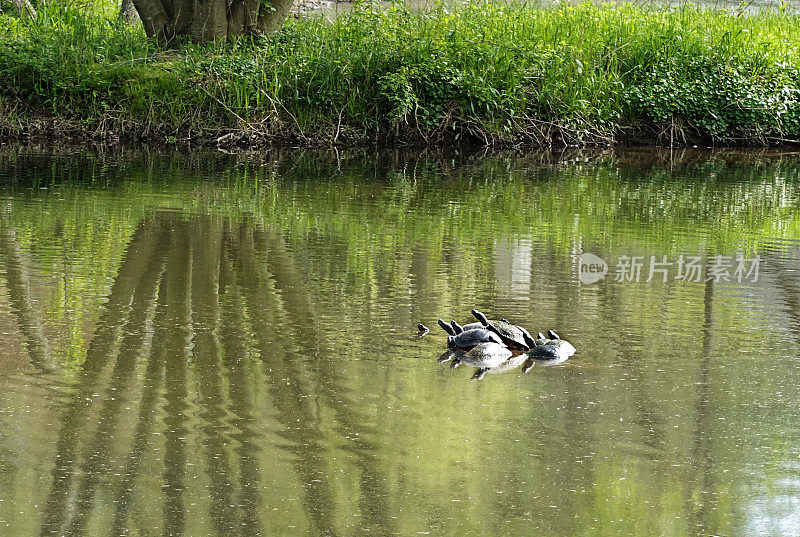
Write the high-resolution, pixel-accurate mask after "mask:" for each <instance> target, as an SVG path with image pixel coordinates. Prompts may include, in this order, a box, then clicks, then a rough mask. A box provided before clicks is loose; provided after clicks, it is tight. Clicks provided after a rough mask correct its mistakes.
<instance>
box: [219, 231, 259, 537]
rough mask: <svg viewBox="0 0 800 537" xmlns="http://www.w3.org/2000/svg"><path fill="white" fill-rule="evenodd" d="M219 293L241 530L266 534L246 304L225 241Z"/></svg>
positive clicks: (244, 532) (251, 533)
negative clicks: (261, 509)
mask: <svg viewBox="0 0 800 537" xmlns="http://www.w3.org/2000/svg"><path fill="white" fill-rule="evenodd" d="M220 258H221V264H220V271H219V272H220V273H219V290H220V291H219V293H220V300H221V302H222V336H221V341H222V348H223V350H224V352H223V360H222V363H223V365H224V366H225V369H226V373H227V375H226V376H227V378H228V397H229V398H230V401H231V410H232V412H233V415H234V416H235V418H236V421H235V425H236V427H238V429H239V433H236V434H234V438H235V439H236V440H237V441H238V448H237V450H236V452H237V454H238V455H239V469H240V475H239V487H240V488H239V505H241V508H242V518H241V521H240V524H239V528H240V534H241V535H242V536H245V537H249V536H258V535H263V534H264V530H263V528H262V525H261V520H260V519H259V517H258V509H259V504H260V501H261V495H260V494H259V483H260V482H261V477H260V471H259V466H258V460H259V459H258V455H259V453H260V452H261V444H260V443H258V442H254V440H255V439H256V438H257V435H256V433H255V431H254V429H253V422H254V416H253V393H252V392H251V390H250V379H249V377H248V374H247V370H246V365H247V350H246V344H247V339H246V334H247V327H246V325H245V322H244V305H243V304H242V299H241V296H240V289H239V288H238V286H235V285H234V284H233V267H231V265H230V261H229V260H228V259H227V256H226V251H225V245H224V243H223V245H222V254H221V255H220Z"/></svg>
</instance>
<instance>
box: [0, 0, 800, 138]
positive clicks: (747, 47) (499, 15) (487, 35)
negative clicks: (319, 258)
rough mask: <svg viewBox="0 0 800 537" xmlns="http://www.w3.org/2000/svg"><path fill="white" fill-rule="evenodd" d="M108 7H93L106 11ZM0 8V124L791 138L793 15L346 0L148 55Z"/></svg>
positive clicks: (63, 17) (152, 130) (95, 29)
mask: <svg viewBox="0 0 800 537" xmlns="http://www.w3.org/2000/svg"><path fill="white" fill-rule="evenodd" d="M109 11H110V10H109ZM86 13H87V11H86V10H85V9H83V8H81V9H77V8H65V7H63V6H62V7H59V6H58V5H57V4H56V3H55V2H51V3H50V7H49V8H48V11H45V12H43V13H40V16H39V18H38V20H37V21H36V22H26V21H20V20H17V19H12V18H10V17H6V16H3V15H0V86H2V87H3V88H7V89H5V90H4V91H3V93H2V94H0V131H2V134H4V135H5V136H7V137H8V136H18V135H19V134H20V133H33V134H48V133H49V134H53V135H60V134H63V135H65V134H70V135H77V136H86V135H93V136H99V137H106V138H118V137H123V138H133V139H138V138H147V139H157V140H164V141H167V142H172V141H181V140H190V139H191V140H206V141H207V140H217V139H219V140H220V142H221V143H225V144H241V145H258V144H266V143H286V142H293V143H308V144H315V143H366V142H375V141H377V142H386V143H396V142H400V143H427V144H448V143H454V142H461V141H467V142H470V143H475V142H477V143H480V144H487V145H513V144H529V145H549V144H555V145H591V144H606V143H614V142H631V141H633V142H637V141H638V142H652V141H657V142H660V143H666V144H669V143H674V144H686V143H697V142H704V143H715V144H780V143H792V142H793V141H795V140H798V139H800V72H798V68H799V67H800V49H798V46H797V43H800V17H798V16H797V15H793V14H786V13H781V12H779V11H772V12H761V13H756V14H748V15H741V14H737V13H736V12H734V11H714V10H698V9H697V8H696V7H693V6H692V5H689V4H687V5H685V6H682V7H678V8H654V7H636V6H632V5H611V4H604V5H597V4H582V5H577V6H576V5H553V6H550V7H536V6H525V5H507V4H494V3H491V4H490V3H477V4H471V5H452V4H451V5H439V6H437V7H435V8H433V9H432V10H429V11H424V12H418V11H409V10H407V9H404V8H401V7H389V8H375V7H371V6H370V5H367V4H362V5H358V6H356V8H355V9H354V10H353V12H352V13H351V14H348V15H346V16H342V17H340V18H338V19H337V20H335V21H333V22H330V21H325V20H323V19H320V18H317V19H305V20H293V21H289V22H288V23H287V24H286V26H285V27H284V28H283V30H282V31H281V32H280V33H279V34H278V35H277V36H275V37H273V38H265V39H261V40H257V41H250V40H248V41H242V42H240V43H236V44H234V45H223V44H218V45H212V46H198V45H192V44H183V45H181V46H180V47H179V48H178V49H177V50H172V51H161V50H158V49H157V48H156V47H155V46H154V45H152V44H151V43H149V42H148V41H147V40H146V39H145V38H144V35H143V32H142V31H141V30H140V29H139V28H138V27H136V28H131V27H127V26H125V25H121V24H119V23H117V22H116V21H115V20H114V15H113V12H110V13H109V14H105V13H104V12H103V11H102V10H98V11H94V12H90V14H86Z"/></svg>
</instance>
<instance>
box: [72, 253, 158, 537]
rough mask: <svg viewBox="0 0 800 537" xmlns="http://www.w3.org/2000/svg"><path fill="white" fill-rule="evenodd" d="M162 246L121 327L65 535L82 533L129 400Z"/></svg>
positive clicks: (151, 304)
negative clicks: (73, 511) (106, 386)
mask: <svg viewBox="0 0 800 537" xmlns="http://www.w3.org/2000/svg"><path fill="white" fill-rule="evenodd" d="M164 246H165V244H163V241H159V244H158V247H157V248H156V255H155V256H154V258H153V259H152V261H151V263H150V266H149V267H148V268H147V270H146V271H145V273H144V275H143V276H142V279H141V280H140V282H139V285H137V287H136V292H135V294H134V296H133V301H132V303H131V312H130V315H129V316H128V321H127V323H125V326H124V327H123V329H122V332H123V337H122V341H121V342H120V346H119V354H118V355H117V360H116V363H115V364H114V369H113V371H112V373H111V379H110V385H109V387H108V389H107V391H106V397H105V399H104V400H103V407H102V409H101V411H100V414H99V417H98V420H97V429H96V431H95V435H94V439H93V441H92V442H91V443H89V445H88V446H87V448H86V455H85V458H84V463H83V464H82V465H81V475H82V478H81V482H80V483H79V484H78V492H77V498H76V506H75V513H74V515H73V517H72V522H71V523H70V525H69V527H68V529H67V531H66V535H68V536H69V535H82V534H83V533H84V529H85V524H86V521H87V520H88V518H89V515H90V513H91V509H92V506H93V503H94V493H95V485H96V483H97V481H98V479H99V478H100V476H99V473H100V472H101V471H102V469H103V468H106V467H107V466H108V458H109V455H110V451H111V450H110V448H111V446H110V442H111V440H112V439H113V438H114V436H115V435H114V432H115V430H116V427H117V424H118V421H119V418H120V416H121V415H122V412H121V407H122V405H123V404H124V403H125V402H126V401H127V400H128V398H127V397H126V396H127V394H128V391H129V390H130V383H131V380H132V377H133V376H134V373H135V367H136V361H137V358H139V357H140V356H141V353H142V346H143V345H144V343H145V335H146V333H147V326H146V325H147V320H148V318H149V317H150V315H151V313H152V311H153V306H154V303H155V300H156V290H157V287H158V282H159V280H160V277H161V274H162V272H163V271H164V262H165V255H164V254H163V253H161V252H163V251H164V250H165V248H164Z"/></svg>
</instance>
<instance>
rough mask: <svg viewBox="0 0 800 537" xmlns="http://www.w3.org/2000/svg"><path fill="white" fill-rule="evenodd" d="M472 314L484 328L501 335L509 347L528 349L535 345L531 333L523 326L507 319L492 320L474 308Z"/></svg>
mask: <svg viewBox="0 0 800 537" xmlns="http://www.w3.org/2000/svg"><path fill="white" fill-rule="evenodd" d="M472 314H473V315H474V316H475V318H476V319H478V321H480V323H481V325H482V326H483V327H484V328H486V329H487V330H491V331H492V332H494V333H495V334H497V335H498V336H500V339H502V340H503V343H504V344H505V345H506V346H507V347H508V348H509V349H513V350H521V351H527V350H528V349H530V348H531V347H532V346H533V345H534V340H533V338H532V337H531V335H530V334H529V333H528V331H527V330H525V329H524V328H522V327H521V326H517V325H515V324H511V323H509V322H506V321H490V320H489V319H487V318H486V315H484V314H483V313H481V312H480V311H478V310H472Z"/></svg>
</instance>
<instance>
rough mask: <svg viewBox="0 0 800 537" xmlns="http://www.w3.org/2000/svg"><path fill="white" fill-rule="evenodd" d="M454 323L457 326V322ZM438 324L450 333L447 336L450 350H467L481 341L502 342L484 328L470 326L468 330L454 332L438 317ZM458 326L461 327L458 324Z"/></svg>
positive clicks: (450, 326) (451, 327)
mask: <svg viewBox="0 0 800 537" xmlns="http://www.w3.org/2000/svg"><path fill="white" fill-rule="evenodd" d="M455 324H456V326H458V323H455ZM439 326H441V327H442V330H444V331H445V332H447V333H448V334H450V337H448V338H447V348H448V349H450V350H456V349H461V350H465V351H468V350H470V349H471V348H472V347H474V346H476V345H480V344H481V343H487V342H493V343H500V344H502V343H503V340H502V339H501V338H500V337H499V336H498V335H497V334H495V333H494V332H490V331H489V330H486V329H484V328H472V329H470V330H463V331H461V332H456V330H455V329H454V328H453V326H452V325H449V324H447V323H446V322H444V321H443V320H441V319H439ZM458 328H461V327H460V326H459V327H458Z"/></svg>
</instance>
